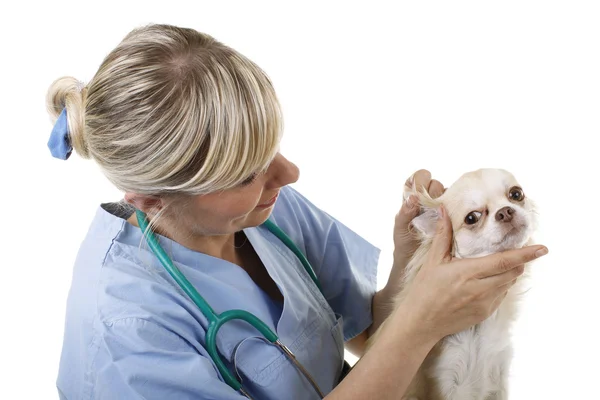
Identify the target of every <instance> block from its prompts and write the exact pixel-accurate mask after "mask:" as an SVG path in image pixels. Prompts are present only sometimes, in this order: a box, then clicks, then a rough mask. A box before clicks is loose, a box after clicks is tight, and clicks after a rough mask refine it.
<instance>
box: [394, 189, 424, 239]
mask: <svg viewBox="0 0 600 400" xmlns="http://www.w3.org/2000/svg"><path fill="white" fill-rule="evenodd" d="M418 204H419V200H418V199H417V196H415V195H411V196H410V197H409V198H408V199H407V200H406V201H404V202H403V204H402V207H401V208H400V211H399V212H398V214H396V227H397V228H398V229H400V230H401V232H408V230H409V229H408V228H409V225H410V223H411V221H412V220H413V219H414V218H415V217H416V216H417V215H418V214H419V207H418Z"/></svg>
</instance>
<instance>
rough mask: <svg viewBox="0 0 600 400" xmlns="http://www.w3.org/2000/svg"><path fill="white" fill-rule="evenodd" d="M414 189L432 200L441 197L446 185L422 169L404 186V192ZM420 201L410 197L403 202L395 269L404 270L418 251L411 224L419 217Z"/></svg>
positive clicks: (397, 224)
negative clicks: (422, 191) (424, 193)
mask: <svg viewBox="0 0 600 400" xmlns="http://www.w3.org/2000/svg"><path fill="white" fill-rule="evenodd" d="M413 184H414V187H415V188H416V189H418V190H422V189H424V190H425V191H427V193H429V195H430V196H431V197H432V198H434V199H435V198H437V197H440V196H441V195H442V194H443V193H444V191H445V188H444V185H442V184H441V183H440V182H439V181H437V180H435V179H431V173H430V172H429V171H427V170H425V169H421V170H419V171H417V172H415V173H414V174H412V175H411V176H410V177H409V178H408V179H407V180H406V182H405V184H404V191H405V192H409V191H411V190H412V189H413ZM419 210H420V207H419V204H418V200H417V198H416V197H414V196H410V197H409V198H408V199H406V201H403V202H402V207H401V208H400V211H399V212H398V214H396V219H395V223H394V267H397V268H400V269H404V268H405V267H406V265H407V264H408V261H409V260H410V258H411V257H412V255H413V254H414V252H415V250H417V246H418V244H419V243H418V242H417V239H416V235H415V234H414V233H413V231H412V230H411V229H410V223H411V222H412V220H413V219H414V218H415V217H416V216H417V215H419Z"/></svg>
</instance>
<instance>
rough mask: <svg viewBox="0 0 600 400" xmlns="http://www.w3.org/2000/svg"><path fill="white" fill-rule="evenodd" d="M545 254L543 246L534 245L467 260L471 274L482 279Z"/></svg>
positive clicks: (546, 252) (546, 250) (545, 250)
mask: <svg viewBox="0 0 600 400" xmlns="http://www.w3.org/2000/svg"><path fill="white" fill-rule="evenodd" d="M546 254H548V249H547V248H546V247H545V246H540V245H535V246H527V247H523V248H521V249H514V250H507V251H504V252H500V253H494V254H491V255H489V256H485V257H479V258H469V259H468V260H467V262H468V264H469V265H470V266H471V268H472V269H473V276H474V277H476V278H480V279H483V278H487V277H490V276H494V275H498V274H502V273H504V272H506V271H509V270H511V269H513V268H515V267H517V266H519V265H521V264H525V263H527V262H529V261H533V260H535V259H537V258H539V257H542V256H544V255H546Z"/></svg>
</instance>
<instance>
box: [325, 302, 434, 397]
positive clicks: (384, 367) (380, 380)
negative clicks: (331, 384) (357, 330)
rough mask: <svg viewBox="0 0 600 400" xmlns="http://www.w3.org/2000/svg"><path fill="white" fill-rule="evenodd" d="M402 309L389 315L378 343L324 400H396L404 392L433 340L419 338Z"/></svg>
mask: <svg viewBox="0 0 600 400" xmlns="http://www.w3.org/2000/svg"><path fill="white" fill-rule="evenodd" d="M405 309H406V308H405V307H402V306H401V307H399V308H398V309H397V310H395V311H394V312H393V313H392V314H391V315H390V317H389V318H390V319H389V323H386V324H385V325H384V326H383V327H382V329H381V331H380V332H379V334H378V337H377V341H375V342H374V343H373V345H372V347H371V348H370V349H369V351H368V352H367V353H366V354H365V355H364V356H363V357H362V358H361V359H360V360H359V361H358V362H357V363H356V365H355V366H354V367H353V368H352V370H351V371H350V373H349V374H348V376H346V378H345V379H344V380H343V381H342V382H341V383H340V384H339V385H338V386H337V387H336V388H335V389H334V390H333V391H332V392H331V393H330V394H329V395H328V396H326V399H327V400H336V399H381V400H386V399H394V400H395V399H398V398H399V397H400V396H401V395H402V394H404V393H405V392H406V389H407V388H408V385H409V384H410V382H411V380H412V379H413V377H414V375H415V373H416V372H417V370H418V369H419V367H420V366H421V364H422V363H423V360H424V359H425V357H426V356H427V354H428V353H429V351H430V350H431V349H432V347H433V346H434V345H435V343H436V340H435V339H434V338H432V337H428V336H425V335H419V333H418V330H417V329H415V327H414V326H413V325H412V324H411V323H410V322H409V320H410V318H408V314H407V312H406V311H405Z"/></svg>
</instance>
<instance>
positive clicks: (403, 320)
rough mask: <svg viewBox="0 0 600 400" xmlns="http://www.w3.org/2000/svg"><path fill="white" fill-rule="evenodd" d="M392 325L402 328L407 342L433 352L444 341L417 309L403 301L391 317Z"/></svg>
mask: <svg viewBox="0 0 600 400" xmlns="http://www.w3.org/2000/svg"><path fill="white" fill-rule="evenodd" d="M390 320H391V321H390V322H391V325H393V326H396V327H400V328H399V329H401V331H402V333H403V334H404V336H406V338H407V341H409V342H410V343H411V344H412V345H413V346H415V347H420V348H424V349H428V350H427V351H429V350H431V348H433V346H435V344H436V343H437V342H439V341H440V340H441V339H442V336H440V335H439V334H438V333H437V332H436V331H435V330H434V329H431V327H429V326H428V325H427V324H426V323H425V322H424V319H423V318H420V317H419V316H418V315H417V314H416V313H415V309H414V308H412V307H410V305H409V304H408V302H406V301H402V302H400V303H399V304H398V306H397V307H396V309H395V310H394V311H393V313H392V315H390Z"/></svg>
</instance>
